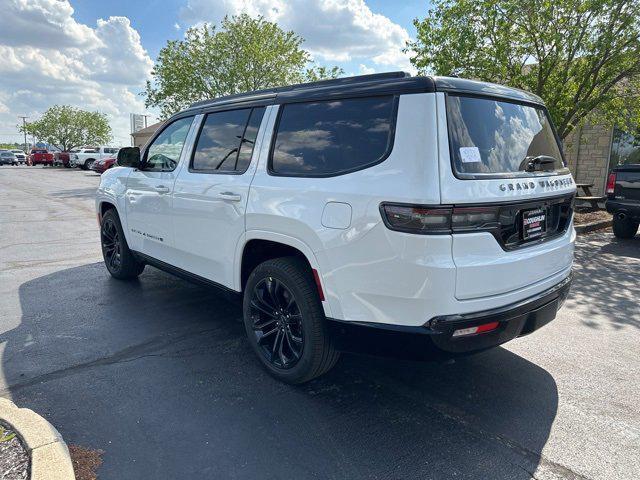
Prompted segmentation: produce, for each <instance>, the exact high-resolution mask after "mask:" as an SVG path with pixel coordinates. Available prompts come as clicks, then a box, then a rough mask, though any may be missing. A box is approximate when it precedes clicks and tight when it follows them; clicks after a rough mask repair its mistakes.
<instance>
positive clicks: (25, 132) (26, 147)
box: [18, 116, 29, 150]
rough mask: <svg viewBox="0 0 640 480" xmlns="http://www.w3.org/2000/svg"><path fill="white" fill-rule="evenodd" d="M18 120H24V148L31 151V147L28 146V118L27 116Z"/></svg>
mask: <svg viewBox="0 0 640 480" xmlns="http://www.w3.org/2000/svg"><path fill="white" fill-rule="evenodd" d="M18 118H21V119H22V132H23V133H24V148H25V149H26V150H29V146H28V145H27V128H26V127H27V118H29V117H25V116H19V117H18Z"/></svg>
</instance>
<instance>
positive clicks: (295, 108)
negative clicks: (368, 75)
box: [270, 96, 395, 176]
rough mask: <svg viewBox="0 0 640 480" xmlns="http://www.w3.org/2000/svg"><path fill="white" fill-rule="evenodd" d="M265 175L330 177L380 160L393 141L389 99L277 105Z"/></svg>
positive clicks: (374, 98) (391, 109)
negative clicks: (270, 151) (270, 173)
mask: <svg viewBox="0 0 640 480" xmlns="http://www.w3.org/2000/svg"><path fill="white" fill-rule="evenodd" d="M280 108H281V114H280V120H279V123H278V129H277V133H276V137H275V140H274V142H275V143H274V147H273V154H272V158H271V165H270V169H271V171H272V172H273V173H274V174H276V175H290V176H331V175H339V174H342V173H348V172H352V171H355V170H359V169H361V168H365V167H367V166H371V165H374V164H376V163H378V162H380V161H382V160H383V159H384V158H385V157H386V155H387V154H388V153H389V150H390V148H391V144H392V142H393V137H392V136H393V123H394V116H395V101H394V97H393V96H383V97H370V98H352V99H344V100H328V101H321V102H308V103H293V104H287V105H283V106H281V107H280Z"/></svg>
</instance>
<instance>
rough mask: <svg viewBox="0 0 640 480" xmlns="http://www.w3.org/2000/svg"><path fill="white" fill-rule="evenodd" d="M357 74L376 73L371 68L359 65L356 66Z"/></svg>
mask: <svg viewBox="0 0 640 480" xmlns="http://www.w3.org/2000/svg"><path fill="white" fill-rule="evenodd" d="M358 73H359V74H360V75H370V74H372V73H376V69H375V68H373V67H367V66H366V65H365V64H363V63H361V64H360V65H359V66H358Z"/></svg>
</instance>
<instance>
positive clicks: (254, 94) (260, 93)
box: [189, 72, 411, 109]
mask: <svg viewBox="0 0 640 480" xmlns="http://www.w3.org/2000/svg"><path fill="white" fill-rule="evenodd" d="M410 76H411V74H409V73H407V72H385V73H372V74H369V75H357V76H354V77H343V78H331V79H328V80H317V81H315V82H307V83H298V84H295V85H285V86H282V87H273V88H265V89H262V90H254V91H251V92H245V93H236V94H234V95H225V96H224V97H218V98H213V99H210V100H201V101H199V102H195V103H192V104H191V105H190V106H189V109H192V108H199V107H206V106H209V105H221V104H225V103H232V102H237V101H241V100H257V99H260V98H269V97H273V96H275V95H277V94H278V93H280V92H291V91H295V90H304V89H308V88H321V87H331V86H336V87H341V86H347V85H354V84H360V83H367V82H375V81H380V80H392V79H395V78H408V77H410Z"/></svg>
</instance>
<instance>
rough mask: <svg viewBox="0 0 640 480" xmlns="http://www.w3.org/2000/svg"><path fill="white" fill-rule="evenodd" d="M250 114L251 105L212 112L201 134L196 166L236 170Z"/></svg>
mask: <svg viewBox="0 0 640 480" xmlns="http://www.w3.org/2000/svg"><path fill="white" fill-rule="evenodd" d="M250 114H251V109H250V108H246V109H244V110H230V111H227V112H217V113H210V114H208V115H207V118H206V119H205V121H204V125H203V126H202V131H201V132H200V136H199V137H198V144H197V145H196V151H195V153H194V155H193V163H192V168H193V169H194V170H208V171H219V172H233V171H235V168H236V160H237V159H238V148H239V147H240V140H241V139H242V134H243V133H244V128H245V126H246V125H247V121H248V120H249V115H250Z"/></svg>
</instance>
